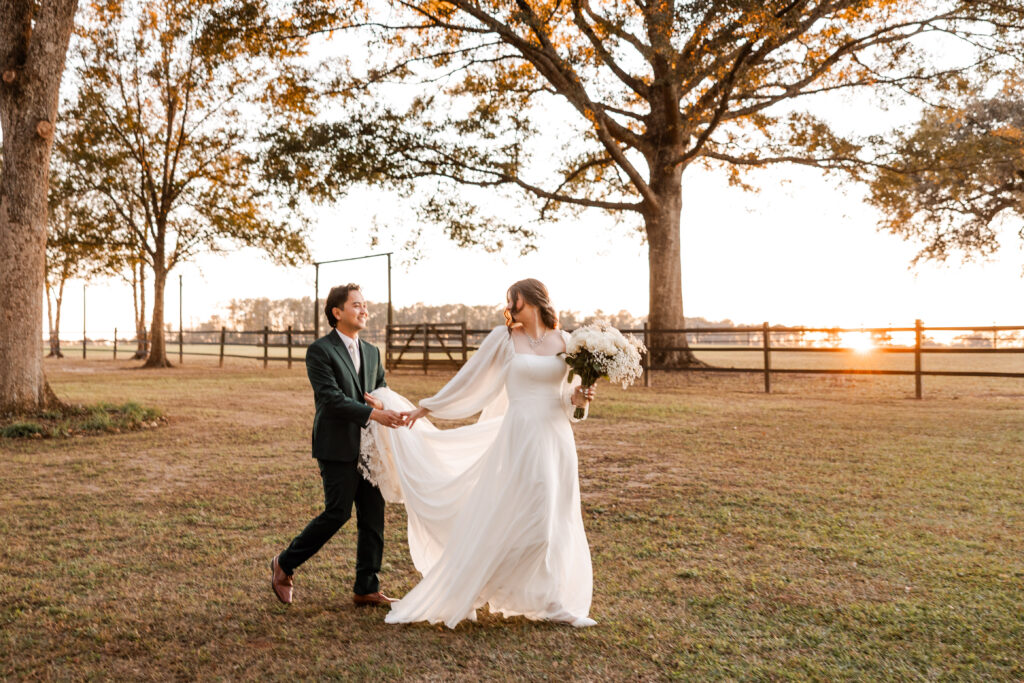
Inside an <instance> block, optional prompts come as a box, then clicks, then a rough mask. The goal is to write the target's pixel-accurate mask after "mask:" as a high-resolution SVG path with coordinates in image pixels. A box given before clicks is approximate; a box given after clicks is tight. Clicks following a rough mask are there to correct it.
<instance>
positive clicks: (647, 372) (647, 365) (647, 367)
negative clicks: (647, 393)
mask: <svg viewBox="0 0 1024 683" xmlns="http://www.w3.org/2000/svg"><path fill="white" fill-rule="evenodd" d="M644 348H646V349H647V351H646V352H645V353H644V386H645V387H649V386H651V331H650V329H649V327H648V325H647V321H644Z"/></svg>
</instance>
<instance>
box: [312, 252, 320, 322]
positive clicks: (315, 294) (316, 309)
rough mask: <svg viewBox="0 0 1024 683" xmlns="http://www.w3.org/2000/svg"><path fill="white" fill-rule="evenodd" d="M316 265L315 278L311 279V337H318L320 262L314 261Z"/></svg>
mask: <svg viewBox="0 0 1024 683" xmlns="http://www.w3.org/2000/svg"><path fill="white" fill-rule="evenodd" d="M313 265H314V266H315V267H316V278H315V279H314V280H313V339H319V338H320V302H319V301H318V300H317V297H319V296H320V264H319V263H314V264H313Z"/></svg>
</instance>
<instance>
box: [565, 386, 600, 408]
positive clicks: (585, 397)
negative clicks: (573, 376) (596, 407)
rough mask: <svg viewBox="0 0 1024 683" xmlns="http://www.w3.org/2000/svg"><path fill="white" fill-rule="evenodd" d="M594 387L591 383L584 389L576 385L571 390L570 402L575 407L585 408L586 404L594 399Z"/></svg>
mask: <svg viewBox="0 0 1024 683" xmlns="http://www.w3.org/2000/svg"><path fill="white" fill-rule="evenodd" d="M594 393H595V391H594V387H593V386H592V385H591V386H589V387H587V388H586V389H584V388H583V386H582V385H581V386H578V387H576V389H575V390H574V391H573V392H572V399H571V400H572V404H573V405H574V406H576V407H577V408H586V407H587V404H588V403H590V402H591V401H593V400H594Z"/></svg>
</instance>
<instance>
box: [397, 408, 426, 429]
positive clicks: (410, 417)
mask: <svg viewBox="0 0 1024 683" xmlns="http://www.w3.org/2000/svg"><path fill="white" fill-rule="evenodd" d="M429 413H430V411H429V410H427V409H426V408H417V409H416V410H409V411H407V412H404V413H402V418H403V419H404V420H405V426H406V427H409V428H412V426H413V425H414V424H416V420H418V419H420V418H421V417H424V416H426V415H428V414H429Z"/></svg>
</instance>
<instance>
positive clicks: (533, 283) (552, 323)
mask: <svg viewBox="0 0 1024 683" xmlns="http://www.w3.org/2000/svg"><path fill="white" fill-rule="evenodd" d="M519 297H522V298H523V302H524V303H527V304H531V305H533V306H536V307H537V310H538V311H539V312H540V321H541V322H542V323H544V326H545V327H549V328H551V329H552V330H557V329H558V314H556V313H555V308H554V306H552V305H551V299H550V297H549V296H548V288H547V287H545V286H544V283H543V282H541V281H540V280H535V279H533V278H532V277H530V278H526V279H525V280H520V281H519V282H516V283H515V284H513V285H512V286H511V287H509V288H508V300H509V301H510V302H512V306H515V305H516V303H517V302H518V301H519ZM520 310H522V308H519V309H516V310H512V309H510V308H506V309H505V325H506V326H507V327H508V330H509V334H511V333H512V328H513V327H517V326H519V325H520V324H521V323H519V322H517V321H516V319H515V315H516V313H518V312H519V311H520Z"/></svg>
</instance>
